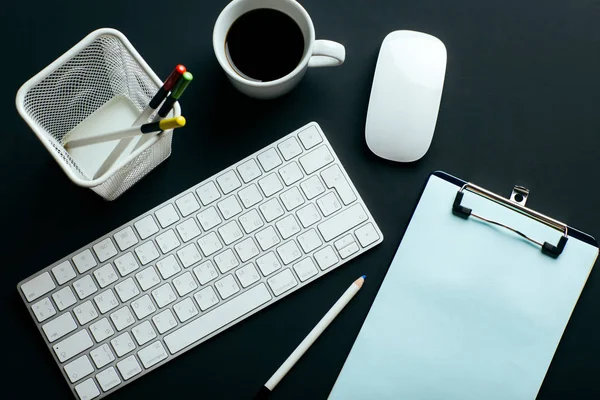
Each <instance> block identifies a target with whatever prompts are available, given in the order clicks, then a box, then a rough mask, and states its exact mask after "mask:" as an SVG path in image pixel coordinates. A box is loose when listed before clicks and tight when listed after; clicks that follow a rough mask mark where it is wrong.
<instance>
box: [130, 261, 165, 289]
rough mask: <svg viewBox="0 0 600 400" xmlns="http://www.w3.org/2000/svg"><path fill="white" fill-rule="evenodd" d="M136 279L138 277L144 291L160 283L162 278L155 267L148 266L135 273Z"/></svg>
mask: <svg viewBox="0 0 600 400" xmlns="http://www.w3.org/2000/svg"><path fill="white" fill-rule="evenodd" d="M135 279H137V281H138V283H139V285H140V287H141V288H142V290H143V291H144V292H145V291H146V290H148V289H150V288H151V287H154V286H156V285H158V284H159V283H160V278H159V277H158V274H157V273H156V270H155V269H154V267H148V268H146V269H145V270H143V271H140V272H138V273H137V274H135Z"/></svg>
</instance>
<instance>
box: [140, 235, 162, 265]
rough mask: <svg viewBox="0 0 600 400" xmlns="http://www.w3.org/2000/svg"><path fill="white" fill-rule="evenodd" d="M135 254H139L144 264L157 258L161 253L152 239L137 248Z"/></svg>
mask: <svg viewBox="0 0 600 400" xmlns="http://www.w3.org/2000/svg"><path fill="white" fill-rule="evenodd" d="M135 254H136V255H137V256H138V259H139V260H140V262H141V263H142V265H146V264H149V263H151V262H152V261H154V260H156V259H157V258H158V257H159V256H160V254H159V253H158V250H157V249H156V246H155V245H154V243H153V242H152V241H149V242H146V243H144V244H143V245H141V246H138V247H136V248H135Z"/></svg>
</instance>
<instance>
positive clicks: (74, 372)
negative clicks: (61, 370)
mask: <svg viewBox="0 0 600 400" xmlns="http://www.w3.org/2000/svg"><path fill="white" fill-rule="evenodd" d="M65 372H66V373H67V376H68V377H69V380H70V381H71V383H75V382H77V381H79V380H81V379H83V378H85V377H86V376H88V375H89V374H91V373H92V372H94V367H93V366H92V363H91V362H90V359H89V358H88V356H86V355H83V356H81V357H79V358H76V359H75V360H74V361H71V362H70V363H68V364H67V365H65Z"/></svg>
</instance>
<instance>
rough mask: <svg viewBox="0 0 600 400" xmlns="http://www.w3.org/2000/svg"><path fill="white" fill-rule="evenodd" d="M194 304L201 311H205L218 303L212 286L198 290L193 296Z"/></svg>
mask: <svg viewBox="0 0 600 400" xmlns="http://www.w3.org/2000/svg"><path fill="white" fill-rule="evenodd" d="M194 298H195V299H196V302H197V303H198V305H199V306H200V309H201V310H202V311H206V310H208V309H209V308H211V307H212V306H214V305H215V304H217V303H218V302H219V298H218V297H217V294H216V293H215V291H214V289H213V288H212V286H209V287H207V288H204V289H202V290H200V291H199V292H198V293H196V294H195V295H194Z"/></svg>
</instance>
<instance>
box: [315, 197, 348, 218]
mask: <svg viewBox="0 0 600 400" xmlns="http://www.w3.org/2000/svg"><path fill="white" fill-rule="evenodd" d="M317 205H318V206H319V208H320V209H321V212H322V213H323V215H324V216H326V217H328V216H330V215H331V214H333V213H334V212H336V211H337V210H339V209H341V208H342V205H341V204H340V202H339V200H338V199H337V197H336V195H335V194H333V192H329V193H327V194H326V195H325V196H323V197H321V198H320V199H318V200H317Z"/></svg>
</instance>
